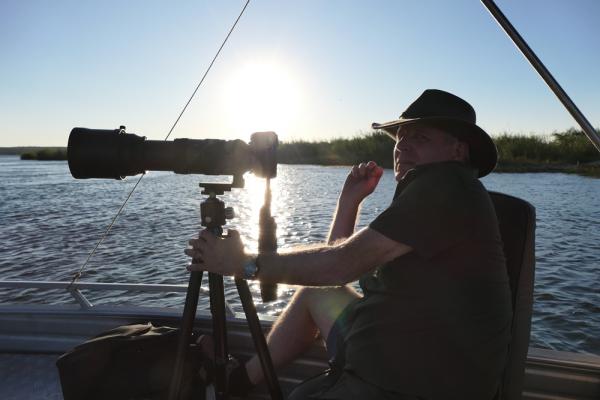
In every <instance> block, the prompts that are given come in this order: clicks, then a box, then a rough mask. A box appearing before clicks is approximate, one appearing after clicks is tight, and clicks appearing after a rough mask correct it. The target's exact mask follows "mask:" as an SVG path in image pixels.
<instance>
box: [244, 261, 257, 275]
mask: <svg viewBox="0 0 600 400" xmlns="http://www.w3.org/2000/svg"><path fill="white" fill-rule="evenodd" d="M256 270H257V268H256V263H255V262H254V261H248V262H247V263H246V265H244V278H245V279H253V278H254V277H255V275H256Z"/></svg>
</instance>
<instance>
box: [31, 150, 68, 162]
mask: <svg viewBox="0 0 600 400" xmlns="http://www.w3.org/2000/svg"><path fill="white" fill-rule="evenodd" d="M66 159H67V149H66V148H65V147H48V148H41V149H39V150H34V151H28V152H25V153H22V154H21V160H39V161H64V160H66Z"/></svg>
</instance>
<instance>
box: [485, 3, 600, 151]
mask: <svg viewBox="0 0 600 400" xmlns="http://www.w3.org/2000/svg"><path fill="white" fill-rule="evenodd" d="M481 2H482V3H483V5H484V6H485V7H486V8H487V9H488V11H489V12H490V14H492V17H494V19H495V20H496V22H498V24H499V25H500V26H501V27H502V29H503V30H504V32H506V34H507V35H508V36H509V37H510V38H511V40H512V41H513V43H514V44H515V45H516V46H517V47H518V48H519V50H521V52H522V53H523V55H524V56H525V58H527V60H528V61H529V62H530V63H531V65H532V66H533V68H535V70H536V71H537V72H538V74H540V76H541V77H542V79H543V80H544V81H545V82H546V84H547V85H548V86H549V87H550V89H551V90H552V91H553V92H554V94H555V95H556V97H558V99H559V100H560V102H561V103H562V104H563V105H564V106H565V108H566V109H567V110H568V111H569V113H571V115H572V116H573V118H575V121H577V123H578V124H579V126H581V129H583V132H584V133H585V134H586V136H587V137H588V139H589V140H590V141H591V142H592V144H593V145H594V146H595V147H596V150H598V151H600V135H598V132H596V130H595V129H594V127H593V126H592V124H590V122H589V121H588V120H587V119H586V118H585V116H584V115H583V113H582V112H581V111H579V109H578V108H577V106H576V105H575V103H573V101H572V100H571V98H570V97H569V96H568V95H567V93H566V92H565V91H564V90H563V88H562V87H561V86H560V85H559V83H558V82H557V81H556V79H554V77H553V76H552V74H551V73H550V71H548V69H547V68H546V67H545V66H544V64H543V63H542V62H541V61H540V59H539V58H538V57H537V56H536V55H535V53H534V52H533V50H531V48H530V47H529V45H527V43H526V42H525V40H524V39H523V38H522V37H521V35H520V34H519V32H517V30H516V29H515V27H514V26H512V24H511V23H510V21H509V20H508V19H507V18H506V16H504V14H503V13H502V11H500V9H499V8H498V6H496V4H495V3H494V1H493V0H481Z"/></svg>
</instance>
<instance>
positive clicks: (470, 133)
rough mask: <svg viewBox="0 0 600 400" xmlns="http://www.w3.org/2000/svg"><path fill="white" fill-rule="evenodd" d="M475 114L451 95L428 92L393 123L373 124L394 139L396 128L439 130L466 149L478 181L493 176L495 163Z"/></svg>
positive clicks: (494, 154) (491, 146) (492, 147)
mask: <svg viewBox="0 0 600 400" xmlns="http://www.w3.org/2000/svg"><path fill="white" fill-rule="evenodd" d="M475 122H476V116H475V110H474V109H473V107H471V105H470V104H469V103H467V102H466V101H465V100H463V99H461V98H460V97H458V96H455V95H453V94H452V93H448V92H444V91H443V90H438V89H427V90H425V91H424V92H423V93H422V94H421V95H420V96H419V98H417V99H416V100H415V101H414V102H413V103H412V104H411V105H410V106H409V107H408V108H407V109H406V111H404V112H403V113H402V114H401V115H400V118H398V119H397V120H395V121H390V122H384V123H382V124H379V123H376V122H374V123H373V124H372V127H373V129H382V130H384V131H385V132H386V133H387V134H388V135H390V136H391V137H392V139H394V140H395V139H396V132H397V131H398V127H399V126H402V125H409V124H420V125H426V126H431V127H434V128H438V129H440V130H442V131H444V132H446V133H448V134H450V135H452V136H454V137H456V138H457V139H458V140H460V141H462V142H465V143H467V144H468V145H469V160H470V163H471V165H472V166H474V167H476V168H477V169H478V170H479V177H482V176H485V175H487V174H489V173H490V172H492V171H493V170H494V168H495V167H496V163H497V162H498V151H497V150H496V145H495V144H494V141H493V140H492V138H491V137H490V135H488V134H487V133H486V132H485V131H484V130H483V129H481V128H480V127H479V126H477V125H476V123H475Z"/></svg>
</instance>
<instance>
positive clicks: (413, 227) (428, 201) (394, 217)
mask: <svg viewBox="0 0 600 400" xmlns="http://www.w3.org/2000/svg"><path fill="white" fill-rule="evenodd" d="M467 192H468V187H467V185H466V184H465V181H464V179H462V178H461V176H460V175H459V174H456V173H452V171H447V170H439V169H438V170H431V171H426V172H424V173H423V174H421V175H419V176H416V177H415V178H414V180H413V181H412V182H410V183H409V184H408V185H407V186H406V188H405V189H404V190H403V191H402V192H401V193H400V194H399V195H398V196H397V197H396V198H395V199H394V201H393V202H392V204H391V205H390V207H388V208H387V209H386V210H385V211H383V212H382V213H381V214H380V215H379V216H378V217H377V218H375V220H374V221H373V222H371V224H370V225H369V228H371V229H374V230H376V231H377V232H379V233H381V234H383V235H385V236H386V237H388V238H390V239H392V240H395V241H397V242H400V243H403V244H406V245H408V246H410V247H412V248H413V251H416V252H417V253H419V255H420V256H421V257H424V258H431V257H433V256H434V255H436V254H437V253H439V252H441V251H443V250H444V249H447V248H448V247H450V246H453V245H454V244H456V243H458V242H459V241H462V240H465V239H466V238H468V236H469V233H470V230H471V228H472V226H473V224H472V222H473V221H472V218H473V217H472V215H471V214H470V212H469V208H470V207H469V201H468V196H467V195H466V193H467Z"/></svg>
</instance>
